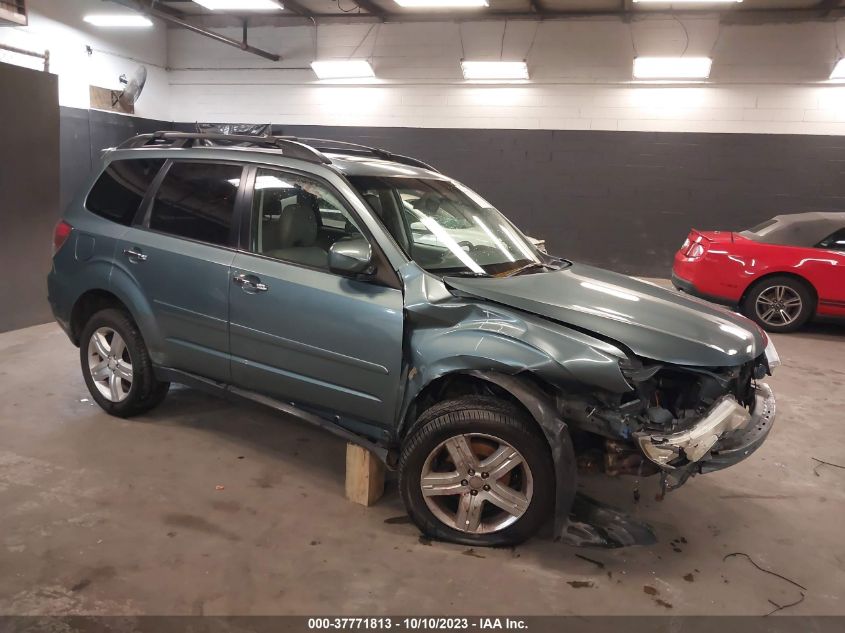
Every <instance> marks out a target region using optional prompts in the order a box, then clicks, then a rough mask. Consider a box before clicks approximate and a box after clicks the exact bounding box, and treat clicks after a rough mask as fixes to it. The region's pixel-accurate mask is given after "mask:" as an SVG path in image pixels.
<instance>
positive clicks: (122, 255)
mask: <svg viewBox="0 0 845 633" xmlns="http://www.w3.org/2000/svg"><path fill="white" fill-rule="evenodd" d="M164 169H165V173H164V174H163V178H162V177H161V176H160V177H159V180H160V184H159V186H158V189H157V191H156V192H155V195H154V196H153V197H152V199H151V200H150V201H149V202H148V207H147V208H146V209H145V210H144V211H143V213H142V217H141V218H140V220H139V222H138V223H137V224H135V225H133V226H132V227H130V228H129V230H128V231H127V232H126V234H125V235H124V236H123V240H122V242H121V243H120V245H119V247H118V251H117V257H116V260H117V262H118V265H119V266H121V268H122V269H123V270H124V271H125V272H126V273H127V274H128V275H129V276H130V277H131V278H132V279H133V280H134V282H135V284H136V286H137V288H138V289H139V290H140V291H141V292H142V293H143V295H144V296H145V299H146V301H145V303H146V304H147V305H148V306H149V309H150V310H151V311H152V315H151V316H152V318H151V319H150V322H152V323H153V325H154V327H153V331H152V334H151V335H152V336H153V337H154V338H155V339H156V340H154V341H152V342H150V341H148V346H149V347H150V348H151V350H152V351H153V352H154V353H155V357H154V358H153V361H154V362H155V363H156V364H159V365H162V366H165V367H170V368H173V369H179V370H183V371H187V372H191V373H194V374H198V375H200V376H204V377H207V378H211V379H213V380H217V381H220V382H228V381H229V378H230V368H229V335H228V319H229V304H228V301H229V297H228V292H229V284H230V283H231V282H230V266H231V264H232V260H233V259H234V257H235V248H234V246H235V244H236V240H237V227H236V224H237V223H236V221H235V207H236V202H237V200H238V194H239V190H240V183H241V180H242V173H243V169H244V168H243V166H241V165H239V164H234V163H223V162H210V161H187V160H186V161H182V160H178V161H168V163H167V164H166V165H165V166H164Z"/></svg>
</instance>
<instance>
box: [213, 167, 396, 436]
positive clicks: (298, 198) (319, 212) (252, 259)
mask: <svg viewBox="0 0 845 633" xmlns="http://www.w3.org/2000/svg"><path fill="white" fill-rule="evenodd" d="M250 180H251V181H253V182H254V185H250V187H249V189H250V191H249V192H248V193H247V194H246V196H245V204H244V208H245V210H246V208H247V204H251V209H252V213H251V218H250V220H251V221H250V227H249V229H248V231H247V233H248V236H247V237H246V239H245V243H244V245H243V246H244V248H243V250H242V251H241V252H239V253H238V254H237V256H236V258H235V261H234V262H233V265H232V280H231V282H230V283H229V296H230V335H231V350H232V382H233V383H234V384H235V385H238V386H241V387H243V388H246V389H250V390H253V391H258V392H262V393H265V394H268V395H271V396H273V397H275V398H278V399H282V400H286V401H294V402H297V403H299V404H305V405H310V406H312V407H314V408H319V409H324V410H325V409H327V410H332V411H337V412H339V413H340V414H341V415H342V416H343V417H349V418H354V419H357V420H359V421H367V422H372V423H374V425H375V426H381V427H387V426H389V425H391V424H392V423H393V419H394V415H395V411H396V406H397V398H398V394H399V384H400V371H401V363H402V318H403V312H402V292H401V290H399V289H398V284H397V287H391V286H390V285H389V284H386V283H383V282H380V281H378V280H376V279H354V278H351V277H344V276H341V275H337V274H335V273H332V272H331V271H329V269H328V250H329V249H330V248H331V245H332V244H333V243H334V242H336V241H338V240H342V239H344V238H349V237H353V236H354V237H360V236H361V235H362V232H361V230H360V228H359V227H360V226H361V224H360V222H358V221H357V220H356V219H355V217H354V215H353V214H352V213H351V212H350V210H349V208H348V206H347V205H346V204H345V203H344V201H343V199H342V197H341V195H340V194H339V193H338V192H337V191H336V190H334V188H333V187H331V186H330V185H329V184H328V183H327V182H325V181H323V180H321V179H318V178H316V177H313V176H309V175H306V174H301V173H297V172H294V171H286V170H279V169H270V168H258V169H257V170H256V173H254V174H253V175H251V176H250ZM250 199H251V203H249V202H247V201H249V200H250ZM365 237H367V238H368V239H369V240H370V243H371V245H372V246H373V249H374V252H376V251H378V245H377V244H375V243H374V241H373V239H372V237H371V236H366V235H365ZM379 252H380V251H379ZM379 266H387V264H386V261H384V262H382V263H380V264H379ZM390 272H393V271H392V270H391V271H390ZM394 277H395V273H394ZM364 432H366V431H364Z"/></svg>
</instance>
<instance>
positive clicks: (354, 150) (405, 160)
mask: <svg viewBox="0 0 845 633" xmlns="http://www.w3.org/2000/svg"><path fill="white" fill-rule="evenodd" d="M280 138H286V139H289V140H291V141H298V142H300V143H302V144H303V145H308V146H309V147H313V148H314V149H316V150H318V151H320V152H322V153H326V152H328V153H331V154H348V155H351V156H375V157H376V158H381V159H383V160H390V161H393V162H394V163H402V164H403V165H410V166H412V167H421V168H422V169H428V170H429V171H433V172H437V173H440V172H438V171H437V170H436V169H435V168H434V167H432V166H431V165H429V164H428V163H424V162H423V161H421V160H419V159H417V158H411V157H410V156H403V155H402V154H394V153H393V152H388V151H387V150H385V149H380V148H378V147H370V146H368V145H359V144H358V143H347V142H346V141H332V140H329V139H324V138H298V137H296V136H283V137H280Z"/></svg>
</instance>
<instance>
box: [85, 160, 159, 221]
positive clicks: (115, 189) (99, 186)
mask: <svg viewBox="0 0 845 633" xmlns="http://www.w3.org/2000/svg"><path fill="white" fill-rule="evenodd" d="M163 164H164V159H162V158H137V159H132V160H115V161H112V162H111V163H109V165H108V167H106V169H105V171H103V173H102V175H101V176H100V177H99V178H98V179H97V182H96V183H94V186H93V187H92V188H91V192H90V193H89V194H88V199H87V200H86V201H85V207H86V208H87V209H88V210H89V211H91V212H92V213H96V214H97V215H99V216H100V217H102V218H106V219H107V220H111V221H112V222H117V223H118V224H123V225H126V226H128V225H130V224H132V220H133V218H134V217H135V213H136V212H137V211H138V207H139V206H140V205H141V201H142V200H143V199H144V195H145V194H146V193H147V189H148V188H149V186H150V184H151V183H152V182H153V180H154V179H155V177H156V175H158V172H159V169H161V166H162V165H163Z"/></svg>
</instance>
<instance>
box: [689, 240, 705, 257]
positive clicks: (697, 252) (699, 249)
mask: <svg viewBox="0 0 845 633" xmlns="http://www.w3.org/2000/svg"><path fill="white" fill-rule="evenodd" d="M704 251H705V248H704V247H703V246H702V245H701V244H699V243H698V242H696V243H695V244H693V245H692V246H690V247H689V250H688V251H687V257H689V258H690V259H698V258H699V257H701V256H702V255H704Z"/></svg>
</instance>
